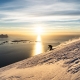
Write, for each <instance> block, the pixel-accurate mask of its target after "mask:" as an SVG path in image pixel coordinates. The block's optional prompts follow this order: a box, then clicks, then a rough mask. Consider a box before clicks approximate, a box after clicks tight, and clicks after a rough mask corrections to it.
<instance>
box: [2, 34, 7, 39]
mask: <svg viewBox="0 0 80 80" xmlns="http://www.w3.org/2000/svg"><path fill="white" fill-rule="evenodd" d="M0 38H8V35H7V34H1V35H0Z"/></svg>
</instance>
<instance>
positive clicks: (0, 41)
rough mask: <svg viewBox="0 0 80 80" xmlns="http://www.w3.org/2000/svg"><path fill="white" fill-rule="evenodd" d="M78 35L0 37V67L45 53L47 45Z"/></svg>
mask: <svg viewBox="0 0 80 80" xmlns="http://www.w3.org/2000/svg"><path fill="white" fill-rule="evenodd" d="M79 37H80V35H55V36H54V35H49V36H47V35H46V36H45V35H44V36H41V35H37V36H23V35H20V36H9V37H8V38H0V68H1V67H4V66H7V65H9V64H12V63H15V62H18V61H21V60H24V59H27V58H30V57H32V56H35V55H38V54H45V52H46V51H48V45H52V46H53V48H54V47H56V46H58V45H59V44H61V43H64V42H65V41H68V40H72V39H75V38H79Z"/></svg>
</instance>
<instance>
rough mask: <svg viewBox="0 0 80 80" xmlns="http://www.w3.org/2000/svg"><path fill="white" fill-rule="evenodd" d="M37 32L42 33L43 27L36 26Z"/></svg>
mask: <svg viewBox="0 0 80 80" xmlns="http://www.w3.org/2000/svg"><path fill="white" fill-rule="evenodd" d="M35 32H36V33H37V34H38V35H40V34H42V33H43V29H42V27H41V26H38V27H36V28H35Z"/></svg>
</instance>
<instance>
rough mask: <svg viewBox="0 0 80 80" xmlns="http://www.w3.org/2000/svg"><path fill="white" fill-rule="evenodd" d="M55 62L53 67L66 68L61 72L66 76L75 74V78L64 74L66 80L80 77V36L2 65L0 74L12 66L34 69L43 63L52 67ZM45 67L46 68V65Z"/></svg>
mask: <svg viewBox="0 0 80 80" xmlns="http://www.w3.org/2000/svg"><path fill="white" fill-rule="evenodd" d="M55 64H56V66H57V68H55V69H56V70H59V68H60V69H65V68H66V69H65V70H63V73H65V74H69V76H68V77H71V76H72V77H74V76H73V75H72V74H75V76H77V77H76V78H73V79H70V78H66V76H65V78H66V80H80V77H79V75H80V38H79V39H75V40H72V41H68V42H65V43H63V44H60V45H59V46H57V47H56V49H54V50H52V51H48V52H45V53H44V54H39V55H36V56H34V57H31V58H28V59H25V60H22V61H19V62H17V63H14V64H11V65H8V66H6V67H3V68H1V69H0V74H2V73H4V72H5V71H8V70H10V69H11V70H12V69H13V68H15V69H16V70H22V69H28V68H30V69H32V68H33V69H34V68H35V67H36V66H38V67H39V66H44V65H47V66H49V67H51V66H52V67H53V66H55ZM50 65H51V66H50ZM60 65H61V66H60ZM47 66H46V67H47ZM58 66H60V67H58ZM52 67H51V68H52ZM40 68H41V67H40ZM33 69H32V71H33ZM44 69H45V68H44ZM47 69H48V67H47ZM52 69H53V68H52ZM27 71H28V70H27ZM39 71H40V70H39ZM42 71H43V69H42ZM53 72H54V71H53ZM38 76H39V75H38ZM2 77H3V76H2ZM63 77H64V76H63ZM31 78H32V77H31ZM48 78H49V77H48ZM54 78H55V77H54ZM65 78H64V79H65ZM3 79H4V77H3ZM11 79H12V78H11ZM64 79H62V78H61V79H59V80H64ZM4 80H5V79H4ZM16 80H17V79H16ZM19 80H21V79H19ZM25 80H26V79H25ZM30 80H37V79H30ZM40 80H42V79H40ZM43 80H46V79H43ZM47 80H58V79H56V78H55V79H53V78H52V79H50V78H49V79H47Z"/></svg>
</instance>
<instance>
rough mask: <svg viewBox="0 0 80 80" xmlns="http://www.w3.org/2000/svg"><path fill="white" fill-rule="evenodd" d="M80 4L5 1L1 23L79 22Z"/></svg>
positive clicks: (0, 10)
mask: <svg viewBox="0 0 80 80" xmlns="http://www.w3.org/2000/svg"><path fill="white" fill-rule="evenodd" d="M79 2H80V1H79V0H14V1H13V0H8V1H6V0H3V1H2V2H1V4H2V5H1V7H0V21H1V22H3V23H11V22H12V23H17V22H22V23H23V22H37V21H40V22H41V21H60V20H62V21H63V20H64V21H65V20H69V21H70V20H74V19H76V20H78V19H80V5H78V4H79ZM71 16H72V17H71Z"/></svg>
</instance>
